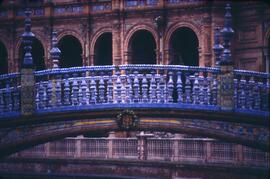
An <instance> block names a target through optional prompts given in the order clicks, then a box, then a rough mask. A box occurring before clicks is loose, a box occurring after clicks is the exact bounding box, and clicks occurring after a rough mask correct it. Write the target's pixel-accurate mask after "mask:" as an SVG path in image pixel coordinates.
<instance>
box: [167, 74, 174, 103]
mask: <svg viewBox="0 0 270 179" xmlns="http://www.w3.org/2000/svg"><path fill="white" fill-rule="evenodd" d="M168 74H169V80H168V83H167V102H168V103H172V102H173V87H174V84H173V72H172V71H169V73H168Z"/></svg>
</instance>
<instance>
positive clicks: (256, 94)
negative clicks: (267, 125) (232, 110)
mask: <svg viewBox="0 0 270 179" xmlns="http://www.w3.org/2000/svg"><path fill="white" fill-rule="evenodd" d="M260 104H261V96H260V88H259V82H256V83H255V85H254V109H255V110H259V109H260Z"/></svg>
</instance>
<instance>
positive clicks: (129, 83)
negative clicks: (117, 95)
mask: <svg viewBox="0 0 270 179" xmlns="http://www.w3.org/2000/svg"><path fill="white" fill-rule="evenodd" d="M126 77H127V85H126V103H132V102H133V94H132V93H133V91H132V79H131V74H129V73H128V71H126Z"/></svg>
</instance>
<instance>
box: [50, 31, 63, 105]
mask: <svg viewBox="0 0 270 179" xmlns="http://www.w3.org/2000/svg"><path fill="white" fill-rule="evenodd" d="M56 37H57V32H56V31H53V32H52V49H51V50H50V55H51V61H52V63H53V69H57V68H59V59H60V54H61V51H60V49H59V48H58V44H57V38H56ZM60 78H61V77H60V75H56V77H53V79H51V83H52V96H51V97H52V99H51V102H52V104H51V106H52V107H55V106H57V105H59V104H60V103H61V82H60V80H61V79H60Z"/></svg>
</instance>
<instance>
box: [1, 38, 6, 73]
mask: <svg viewBox="0 0 270 179" xmlns="http://www.w3.org/2000/svg"><path fill="white" fill-rule="evenodd" d="M6 73H8V50H7V48H6V46H5V44H4V43H3V42H2V41H0V75H1V74H6Z"/></svg>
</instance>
